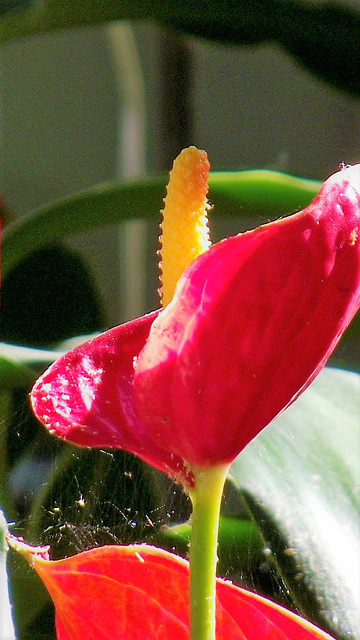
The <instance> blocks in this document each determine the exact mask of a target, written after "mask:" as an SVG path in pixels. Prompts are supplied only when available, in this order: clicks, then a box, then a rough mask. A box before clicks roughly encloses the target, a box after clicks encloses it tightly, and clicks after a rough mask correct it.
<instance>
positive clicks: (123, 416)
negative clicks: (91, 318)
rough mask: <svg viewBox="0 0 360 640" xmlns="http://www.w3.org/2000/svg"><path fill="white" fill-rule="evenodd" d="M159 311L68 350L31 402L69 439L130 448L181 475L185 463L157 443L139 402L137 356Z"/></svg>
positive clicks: (45, 421)
mask: <svg viewBox="0 0 360 640" xmlns="http://www.w3.org/2000/svg"><path fill="white" fill-rule="evenodd" d="M157 314H158V312H157V311H156V312H153V313H151V314H149V315H147V316H143V317H142V318H138V319H137V320H134V321H132V322H129V323H127V324H124V325H121V326H119V327H115V328H114V329H111V330H110V331H107V332H106V333H103V334H102V335H100V336H98V337H96V338H94V339H93V340H91V341H90V342H87V343H85V344H82V345H80V346H79V347H77V348H76V349H73V350H72V351H70V352H69V353H67V354H65V355H64V356H63V357H62V358H60V359H59V360H57V361H56V362H54V364H53V365H52V366H51V367H50V368H49V369H48V370H47V371H46V372H45V373H44V374H43V375H42V376H41V377H40V378H39V379H38V380H37V382H36V384H35V385H34V388H33V390H32V393H31V400H32V405H33V409H34V412H35V414H36V415H37V417H38V418H39V420H41V422H43V424H45V426H46V427H47V428H48V429H49V431H50V433H53V434H55V435H57V436H59V437H61V438H63V439H64V440H69V441H70V442H73V443H74V444H78V445H82V446H87V447H112V448H122V449H126V450H127V451H131V452H133V453H136V454H138V455H139V456H140V457H142V458H143V459H144V460H146V461H148V462H150V463H151V464H152V465H153V466H155V467H158V468H160V469H162V470H164V471H166V472H168V473H173V474H175V475H176V474H178V475H181V469H182V468H183V463H182V461H181V460H179V459H178V458H177V457H176V456H173V455H171V454H170V453H169V452H168V451H166V450H164V449H163V448H162V447H161V445H158V444H156V443H154V441H153V440H152V439H151V438H150V437H149V435H148V434H147V431H146V429H145V427H144V426H143V424H142V422H141V420H140V419H139V417H138V415H137V412H136V410H135V406H134V398H133V376H134V358H135V357H136V356H137V355H138V353H139V351H140V350H141V349H142V347H143V345H144V343H145V340H146V338H147V336H148V334H149V330H150V327H151V324H152V322H153V320H154V318H156V316H157Z"/></svg>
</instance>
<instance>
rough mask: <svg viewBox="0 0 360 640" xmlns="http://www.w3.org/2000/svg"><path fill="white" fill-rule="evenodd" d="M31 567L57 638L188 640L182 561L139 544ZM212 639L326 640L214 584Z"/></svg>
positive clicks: (276, 609) (292, 618) (37, 560)
mask: <svg viewBox="0 0 360 640" xmlns="http://www.w3.org/2000/svg"><path fill="white" fill-rule="evenodd" d="M31 562H32V564H33V566H34V568H35V569H36V571H37V572H38V574H39V575H40V577H41V578H42V580H43V582H44V583H45V585H46V587H47V589H48V591H49V593H50V595H51V597H52V599H53V601H54V604H55V608H56V615H57V631H58V639H59V640H79V638H86V639H87V640H95V639H96V640H113V639H114V638H116V639H119V640H120V638H126V640H135V639H141V640H142V639H143V638H147V639H148V640H151V639H152V638H153V639H154V640H155V639H157V638H162V640H174V639H175V638H176V640H182V639H184V640H187V638H188V634H189V613H188V586H189V574H188V563H187V562H186V561H185V560H183V559H181V558H178V557H177V556H174V555H172V554H170V553H168V552H166V551H163V550H162V549H156V548H154V547H150V546H146V545H134V546H128V547H118V546H111V547H100V548H97V549H92V550H91V551H86V552H85V553H81V554H79V555H76V556H72V557H71V558H67V559H66V560H60V561H56V562H51V561H46V560H44V559H43V558H41V557H39V556H37V555H36V554H35V555H33V557H32V559H31ZM217 592H218V605H217V608H218V610H217V640H258V639H259V638H262V640H316V639H317V640H329V639H330V636H328V635H327V634H325V633H324V632H323V631H320V630H319V629H317V628H316V627H314V626H313V625H311V624H310V623H308V622H306V621H305V620H303V619H302V618H300V617H298V616H296V615H295V614H293V613H290V612H288V611H287V610H286V609H283V608H282V607H280V606H278V605H276V604H273V603H272V602H270V601H268V600H266V599H265V598H262V597H260V596H257V595H255V594H252V593H250V592H248V591H246V590H244V589H241V588H239V587H235V586H234V585H232V584H231V583H229V582H225V581H223V580H218V583H217Z"/></svg>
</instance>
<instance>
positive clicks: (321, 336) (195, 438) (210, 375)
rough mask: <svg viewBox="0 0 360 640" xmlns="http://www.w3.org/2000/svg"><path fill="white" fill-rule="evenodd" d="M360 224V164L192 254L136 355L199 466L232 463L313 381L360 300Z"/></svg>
mask: <svg viewBox="0 0 360 640" xmlns="http://www.w3.org/2000/svg"><path fill="white" fill-rule="evenodd" d="M359 226H360V165H357V166H355V167H352V168H350V169H344V170H342V171H340V172H339V173H337V174H335V175H334V176H332V177H331V178H329V179H328V180H327V182H326V183H325V184H324V185H323V188H322V190H321V192H320V194H319V195H318V196H317V198H316V199H315V200H314V202H313V203H312V204H311V205H310V206H309V207H307V208H306V209H305V210H304V211H303V212H300V213H298V214H295V215H293V216H289V217H288V218H285V219H283V220H279V221H276V222H273V223H271V224H268V225H265V226H263V227H260V228H258V229H255V230H253V231H251V232H248V233H244V234H241V235H239V236H236V237H233V238H229V239H227V240H224V241H223V242H220V243H219V244H217V245H214V247H213V248H212V249H210V250H209V251H208V252H206V253H205V254H203V255H202V256H201V257H199V258H198V259H197V260H195V262H193V263H192V265H190V267H189V268H188V269H187V270H186V272H185V273H184V275H183V277H182V279H181V280H180V283H179V286H178V289H177V293H176V294H175V297H174V300H173V301H172V303H171V304H170V305H169V306H168V307H167V308H166V309H165V310H164V311H163V313H161V314H160V315H159V316H158V318H157V319H156V320H155V321H154V323H153V325H152V327H151V331H150V335H149V338H148V340H147V342H146V345H145V347H144V349H143V351H142V352H141V354H140V356H139V358H138V361H137V367H136V372H135V387H134V388H135V401H136V406H137V408H138V411H139V414H140V415H141V417H142V419H143V421H144V423H145V424H146V425H148V428H149V431H150V430H151V433H153V434H154V439H156V440H157V441H158V442H159V443H161V442H166V444H167V446H168V447H169V449H170V450H171V451H172V452H173V453H174V454H176V455H178V456H179V457H181V458H183V459H184V460H186V461H187V462H189V463H190V465H200V466H207V465H213V464H221V463H227V462H231V461H232V460H233V459H234V458H235V457H236V456H237V454H238V453H239V452H240V451H241V450H242V449H243V448H244V447H245V446H246V444H248V442H250V440H252V438H254V436H256V434H257V433H259V431H261V429H263V428H264V427H265V426H266V425H267V424H268V423H269V422H270V421H271V420H272V419H273V418H275V417H276V415H277V414H279V412H281V411H282V410H283V409H284V408H285V407H286V406H287V405H288V404H289V403H290V402H291V401H292V400H293V399H294V398H295V396H296V395H297V394H299V392H300V391H301V390H303V389H304V387H305V386H306V385H308V384H309V382H310V381H311V380H312V379H313V378H314V377H315V375H316V374H317V373H318V372H319V371H320V369H321V368H322V367H323V366H324V364H325V362H326V360H327V358H328V356H329V355H330V353H331V352H332V350H333V349H334V347H335V345H336V343H337V342H338V340H339V338H340V336H341V333H342V332H343V331H344V329H345V328H346V326H347V325H348V324H349V322H350V320H351V318H352V317H353V315H354V314H355V312H356V310H357V308H358V306H359V296H360V241H357V236H358V234H359Z"/></svg>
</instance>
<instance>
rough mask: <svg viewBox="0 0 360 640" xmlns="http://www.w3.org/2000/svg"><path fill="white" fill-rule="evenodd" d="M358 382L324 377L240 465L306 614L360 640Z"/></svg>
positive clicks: (277, 565)
mask: <svg viewBox="0 0 360 640" xmlns="http://www.w3.org/2000/svg"><path fill="white" fill-rule="evenodd" d="M359 398H360V376H359V375H357V374H355V373H350V372H346V371H340V370H336V369H330V368H328V369H325V370H324V371H323V372H322V373H321V374H320V376H319V377H318V378H317V379H316V381H315V382H314V383H313V384H312V385H311V387H310V388H309V389H308V390H307V391H306V392H305V393H304V395H303V396H302V397H301V398H300V399H299V400H297V402H296V403H294V404H293V405H292V406H291V407H290V408H289V409H288V410H287V411H286V412H284V413H283V414H282V415H281V416H279V417H278V418H277V419H276V420H275V421H274V422H273V423H272V425H270V426H269V427H268V428H267V429H266V430H265V431H264V432H263V433H262V434H261V435H260V436H258V437H257V438H256V439H255V440H254V441H253V442H252V443H250V445H249V446H248V447H247V448H246V450H245V451H244V452H243V453H242V454H241V455H240V456H239V457H238V458H237V460H236V461H235V463H234V464H233V466H232V469H231V474H232V476H233V478H234V479H235V480H236V482H237V483H238V485H239V487H241V489H242V490H245V491H246V492H247V494H248V504H249V508H250V510H251V512H252V515H253V517H254V519H255V521H256V523H257V525H258V526H259V529H260V530H261V531H262V534H263V536H264V539H265V541H266V543H267V547H268V554H267V562H268V563H269V566H270V567H272V568H273V570H274V571H275V573H276V575H277V580H278V582H279V585H280V589H281V591H282V592H283V593H284V594H285V596H287V597H288V599H289V602H290V603H291V604H292V605H293V606H294V605H295V606H296V607H297V608H298V610H299V611H300V613H302V614H303V615H305V616H306V617H309V618H310V619H312V620H314V621H315V622H316V623H317V624H318V625H319V626H321V627H322V628H325V629H327V630H329V631H330V632H331V633H332V634H333V635H334V636H336V637H338V638H343V639H344V640H345V639H346V640H350V639H351V640H356V639H357V638H359V620H360V608H359V605H360V603H359V599H358V595H359V592H358V588H359V562H360V554H359V552H360V549H359V531H360V501H359V487H360V466H359V460H360V434H359V408H360V407H359Z"/></svg>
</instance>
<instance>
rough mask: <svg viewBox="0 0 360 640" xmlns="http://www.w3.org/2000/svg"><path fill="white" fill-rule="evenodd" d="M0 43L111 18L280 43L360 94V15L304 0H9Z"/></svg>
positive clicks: (235, 40) (232, 39)
mask: <svg viewBox="0 0 360 640" xmlns="http://www.w3.org/2000/svg"><path fill="white" fill-rule="evenodd" d="M1 14H2V20H1V22H0V42H6V41H7V40H9V39H12V38H17V37H22V36H27V35H29V34H32V33H41V32H44V31H54V30H57V29H63V28H66V27H78V26H82V25H88V24H96V23H102V22H106V21H111V20H121V19H126V20H138V19H151V20H155V21H157V22H159V23H161V24H163V25H165V26H167V27H171V28H174V29H176V30H177V31H181V32H183V33H186V34H189V35H193V36H199V37H201V38H206V39H208V40H213V41H217V42H221V43H225V44H232V45H254V44H259V43H261V42H276V43H277V44H279V45H280V46H281V47H283V48H284V50H285V51H287V52H288V53H289V54H290V55H292V56H293V57H295V59H296V60H298V61H299V62H300V63H301V64H302V65H304V66H305V67H307V68H308V69H310V70H311V71H312V72H313V73H315V74H316V75H318V76H319V77H320V78H322V79H324V80H326V81H327V82H330V83H331V84H333V85H334V86H336V87H338V88H339V89H343V90H345V91H347V92H349V93H351V94H355V95H359V94H360V44H359V43H360V10H355V9H351V8H350V7H348V6H344V5H343V4H342V2H341V1H340V0H339V1H337V2H335V1H334V0H333V1H332V2H319V3H316V4H315V3H313V2H304V1H303V0H247V2H229V0H217V1H216V2H214V1H213V0H203V2H188V1H187V0H107V2H103V0H42V2H38V0H5V4H4V2H3V3H2V6H1V8H0V18H1Z"/></svg>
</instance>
